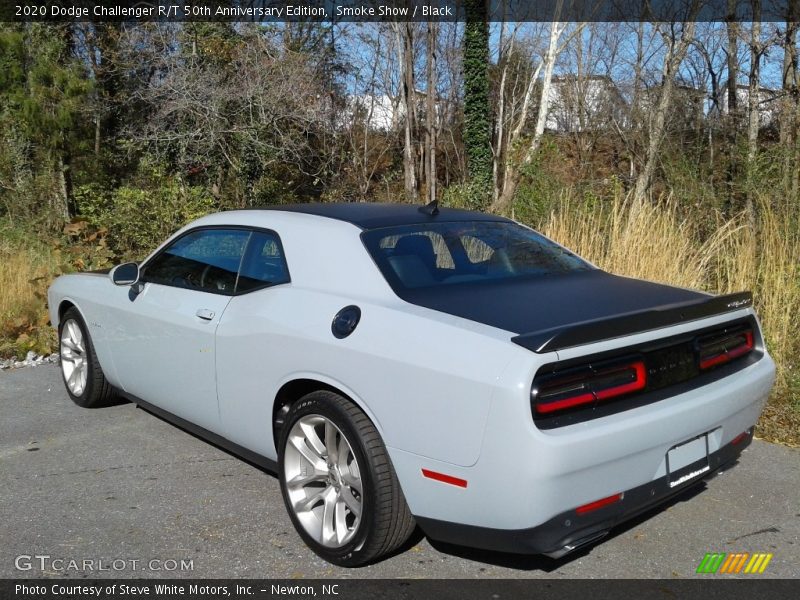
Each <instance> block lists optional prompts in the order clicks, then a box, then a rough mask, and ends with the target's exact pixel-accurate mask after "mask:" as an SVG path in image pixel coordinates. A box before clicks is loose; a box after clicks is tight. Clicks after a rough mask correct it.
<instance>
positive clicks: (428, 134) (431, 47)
mask: <svg viewBox="0 0 800 600" xmlns="http://www.w3.org/2000/svg"><path fill="white" fill-rule="evenodd" d="M438 29H439V28H438V27H437V23H436V22H435V21H429V22H428V31H427V34H428V52H427V64H426V67H427V72H428V85H427V96H426V98H427V101H426V103H425V111H426V114H425V152H426V154H427V159H426V161H425V167H426V169H425V170H426V183H427V188H428V201H429V202H432V201H434V200H436V176H437V175H436V138H437V127H438V125H437V121H438V119H437V114H436V113H437V110H436V107H437V91H436V90H437V87H438V86H437V76H436V42H437V36H438Z"/></svg>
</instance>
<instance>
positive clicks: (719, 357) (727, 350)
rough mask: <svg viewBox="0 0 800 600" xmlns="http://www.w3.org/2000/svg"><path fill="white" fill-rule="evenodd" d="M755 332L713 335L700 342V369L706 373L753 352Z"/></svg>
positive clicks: (746, 331) (701, 339) (749, 330)
mask: <svg viewBox="0 0 800 600" xmlns="http://www.w3.org/2000/svg"><path fill="white" fill-rule="evenodd" d="M754 346H755V344H754V340H753V330H752V329H744V330H742V331H738V332H733V333H725V334H723V335H713V336H708V337H704V338H700V339H699V340H698V348H699V352H700V369H701V370H703V371H706V370H708V369H711V368H712V367H716V366H717V365H722V364H725V363H727V362H730V361H732V360H733V359H734V358H739V357H740V356H744V355H745V354H748V353H749V352H751V351H752V350H753V348H754Z"/></svg>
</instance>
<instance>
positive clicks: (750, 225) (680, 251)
mask: <svg viewBox="0 0 800 600" xmlns="http://www.w3.org/2000/svg"><path fill="white" fill-rule="evenodd" d="M631 208H632V207H631V206H630V203H629V202H628V201H627V200H626V199H625V198H622V197H617V198H615V199H614V201H613V202H610V203H609V205H608V206H607V207H605V208H602V209H600V210H592V211H589V210H587V209H585V208H581V207H578V206H576V204H575V203H574V202H571V201H570V200H569V198H566V199H565V200H564V202H563V203H562V206H561V208H560V209H559V210H557V211H554V212H553V213H552V214H551V215H550V217H549V219H548V220H547V221H546V222H545V223H544V225H543V226H542V228H541V229H542V233H544V234H545V235H547V236H549V237H551V238H553V239H554V240H556V241H558V242H559V243H561V244H563V245H564V246H566V247H568V248H570V249H572V250H574V251H576V252H577V253H578V254H580V255H581V256H583V257H584V258H586V259H587V260H589V261H591V262H593V263H594V264H596V265H597V266H599V267H601V268H603V269H605V270H608V271H610V272H612V273H617V274H619V275H627V276H630V277H639V278H643V279H648V280H651V281H658V282H663V283H668V284H672V285H677V286H682V287H689V288H695V289H702V290H706V291H710V292H715V293H726V292H733V291H741V290H751V291H752V292H753V296H754V301H755V306H756V311H757V312H758V315H759V318H760V319H761V322H762V325H763V328H764V333H765V337H766V340H767V346H768V349H769V351H770V353H771V354H772V356H773V358H774V359H775V362H776V364H777V365H778V381H777V386H776V392H777V394H778V396H779V397H783V396H786V393H787V392H788V391H790V389H791V388H792V385H791V384H792V382H793V381H794V382H795V386H796V384H797V375H796V371H795V361H796V360H797V358H798V356H800V344H798V337H800V266H799V265H800V234H798V232H797V230H796V228H793V226H792V225H791V224H790V223H788V222H787V221H785V220H781V219H780V218H779V217H778V215H777V214H776V213H775V212H774V211H773V210H772V209H771V208H770V205H769V204H768V203H766V202H759V203H758V210H757V218H755V219H748V218H747V217H746V215H744V214H742V215H738V216H736V217H734V218H732V219H727V220H725V219H722V218H721V217H720V216H719V215H716V214H709V215H708V216H707V218H708V219H710V220H711V223H712V224H713V227H709V223H697V222H696V221H693V220H692V219H691V218H690V217H688V216H686V215H684V214H683V213H682V212H681V210H680V208H679V207H678V206H677V204H676V203H675V202H672V201H670V200H669V199H666V200H664V201H663V202H661V203H659V204H647V205H645V206H640V207H636V210H631ZM708 230H712V231H713V233H712V234H711V235H710V236H709V237H707V238H706V239H705V240H701V239H700V238H701V234H700V232H701V231H708ZM796 401H797V400H796V399H795V400H794V402H796Z"/></svg>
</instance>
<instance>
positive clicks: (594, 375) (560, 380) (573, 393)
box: [531, 358, 647, 416]
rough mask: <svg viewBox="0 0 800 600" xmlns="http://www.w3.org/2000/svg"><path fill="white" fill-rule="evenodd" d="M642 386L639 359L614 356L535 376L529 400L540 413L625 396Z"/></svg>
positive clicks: (644, 376) (643, 372)
mask: <svg viewBox="0 0 800 600" xmlns="http://www.w3.org/2000/svg"><path fill="white" fill-rule="evenodd" d="M646 386H647V369H646V368H645V364H644V361H643V360H641V359H639V358H636V359H629V360H621V361H619V360H618V361H614V363H613V364H603V365H599V366H596V367H595V366H585V367H581V368H578V369H574V370H570V371H569V372H563V373H559V374H553V375H549V376H545V377H542V378H537V379H536V380H535V381H534V384H533V387H532V388H531V400H532V402H533V406H534V410H535V411H536V413H537V414H539V415H542V416H544V415H550V414H553V413H556V412H558V411H563V410H569V409H572V408H577V407H582V406H586V405H589V404H594V403H595V402H602V401H605V400H611V399H612V398H618V397H620V396H626V395H628V394H632V393H634V392H638V391H640V390H643V389H644V388H645V387H646Z"/></svg>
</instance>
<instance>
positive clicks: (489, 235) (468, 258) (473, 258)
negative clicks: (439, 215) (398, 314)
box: [362, 221, 591, 289]
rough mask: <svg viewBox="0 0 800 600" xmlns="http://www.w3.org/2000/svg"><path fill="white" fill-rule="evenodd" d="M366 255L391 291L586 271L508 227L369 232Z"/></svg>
mask: <svg viewBox="0 0 800 600" xmlns="http://www.w3.org/2000/svg"><path fill="white" fill-rule="evenodd" d="M362 239H363V240H364V244H365V245H366V247H367V250H368V251H369V253H370V254H371V255H372V257H373V259H374V260H375V262H376V263H377V265H378V267H379V268H380V270H381V272H382V273H383V275H384V277H386V279H387V281H388V282H389V284H390V285H392V287H394V288H396V289H397V288H400V289H413V288H423V287H432V286H442V285H451V284H456V283H469V282H476V283H477V282H490V281H500V280H509V279H515V278H528V277H540V276H543V275H553V274H558V273H568V272H571V271H583V270H587V269H590V268H591V266H590V265H589V264H588V263H586V262H585V261H583V260H581V259H580V258H578V257H577V256H576V255H574V254H572V253H571V252H569V251H568V250H565V249H564V248H562V247H561V246H559V245H557V244H555V243H554V242H552V241H550V240H548V239H547V238H546V237H544V236H542V235H539V234H538V233H536V232H535V231H533V230H531V229H528V228H527V227H522V226H521V225H518V224H516V223H511V222H492V221H474V222H469V221H468V222H437V223H426V224H419V225H404V226H400V227H385V228H380V229H372V230H370V231H366V232H364V233H363V234H362Z"/></svg>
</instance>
